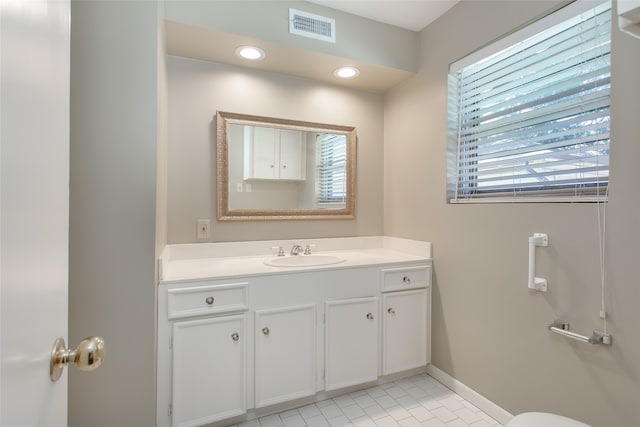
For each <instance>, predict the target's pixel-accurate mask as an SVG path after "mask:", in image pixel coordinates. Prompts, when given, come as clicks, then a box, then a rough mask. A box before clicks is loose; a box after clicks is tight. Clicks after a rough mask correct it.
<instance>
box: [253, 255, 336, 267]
mask: <svg viewBox="0 0 640 427" xmlns="http://www.w3.org/2000/svg"><path fill="white" fill-rule="evenodd" d="M341 262H344V258H339V257H337V256H331V255H297V256H284V257H277V258H271V259H268V260H266V261H265V262H264V263H265V264H266V265H270V266H272V267H314V266H319V265H331V264H338V263H341Z"/></svg>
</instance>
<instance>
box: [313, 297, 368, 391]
mask: <svg viewBox="0 0 640 427" xmlns="http://www.w3.org/2000/svg"><path fill="white" fill-rule="evenodd" d="M325 353H326V354H325V389H326V390H335V389H338V388H342V387H348V386H351V385H356V384H362V383H365V382H369V381H375V380H376V379H377V378H378V299H377V298H375V297H368V298H356V299H348V300H339V301H329V302H327V303H326V316H325Z"/></svg>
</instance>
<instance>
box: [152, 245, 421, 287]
mask: <svg viewBox="0 0 640 427" xmlns="http://www.w3.org/2000/svg"><path fill="white" fill-rule="evenodd" d="M294 243H296V244H299V245H301V246H302V247H303V248H304V247H305V246H306V245H307V244H310V245H314V251H313V253H314V254H315V255H331V256H335V257H339V258H343V259H344V261H343V262H340V263H338V264H330V265H320V266H309V267H273V266H268V265H266V264H265V261H268V260H271V259H274V258H278V257H277V255H276V254H275V253H272V248H277V247H280V246H282V247H283V248H284V249H285V253H287V255H286V256H290V255H289V254H288V251H289V250H290V249H291V246H292V245H293V244H294ZM298 256H300V257H304V256H305V255H298ZM430 259H431V243H429V242H420V241H415V240H407V239H398V238H392V237H386V236H375V237H352V238H336V239H299V240H295V241H294V240H290V241H259V242H227V243H201V244H187V245H168V246H167V247H166V248H165V250H164V251H163V253H162V255H161V257H160V259H159V272H160V274H159V279H160V283H161V284H162V283H172V282H180V281H191V280H201V279H223V278H230V277H246V276H256V275H269V274H289V273H296V272H301V271H305V272H307V271H320V270H335V269H343V268H354V267H366V266H373V265H393V264H401V263H412V262H416V263H417V262H427V261H429V260H430Z"/></svg>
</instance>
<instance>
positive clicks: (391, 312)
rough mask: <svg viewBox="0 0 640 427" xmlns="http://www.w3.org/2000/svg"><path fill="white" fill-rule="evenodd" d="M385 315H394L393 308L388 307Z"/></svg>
mask: <svg viewBox="0 0 640 427" xmlns="http://www.w3.org/2000/svg"><path fill="white" fill-rule="evenodd" d="M387 313H389V314H396V311H395V310H394V309H393V307H390V308H389V309H388V310H387Z"/></svg>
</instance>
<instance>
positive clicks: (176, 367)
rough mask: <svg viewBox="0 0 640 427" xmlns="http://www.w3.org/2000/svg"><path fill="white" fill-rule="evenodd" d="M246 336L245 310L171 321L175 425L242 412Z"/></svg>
mask: <svg viewBox="0 0 640 427" xmlns="http://www.w3.org/2000/svg"><path fill="white" fill-rule="evenodd" d="M246 341H247V337H246V334H245V315H244V314H241V315H235V316H222V317H211V318H204V319H198V320H189V321H183V322H175V323H174V324H173V385H172V389H173V390H172V397H173V404H172V409H171V412H172V425H173V426H174V427H187V426H189V427H191V426H199V425H203V424H207V423H212V422H214V421H218V420H222V419H225V418H230V417H233V416H236V415H242V414H244V413H245V410H246V393H245V381H246Z"/></svg>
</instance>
